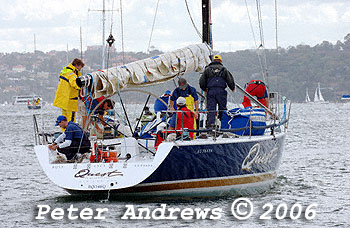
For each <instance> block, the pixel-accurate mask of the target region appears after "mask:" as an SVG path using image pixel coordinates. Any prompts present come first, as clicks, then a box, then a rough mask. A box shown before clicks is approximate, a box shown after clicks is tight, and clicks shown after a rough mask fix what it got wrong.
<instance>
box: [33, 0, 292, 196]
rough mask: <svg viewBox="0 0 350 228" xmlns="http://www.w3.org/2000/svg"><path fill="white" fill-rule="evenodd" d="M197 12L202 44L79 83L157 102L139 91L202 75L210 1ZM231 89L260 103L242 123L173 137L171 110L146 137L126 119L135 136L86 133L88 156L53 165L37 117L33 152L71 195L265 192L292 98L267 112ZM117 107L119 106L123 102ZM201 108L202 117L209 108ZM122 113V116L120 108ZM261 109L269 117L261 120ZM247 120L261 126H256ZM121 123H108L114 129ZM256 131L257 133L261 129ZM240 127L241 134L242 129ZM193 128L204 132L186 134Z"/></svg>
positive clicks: (53, 154) (97, 93)
mask: <svg viewBox="0 0 350 228" xmlns="http://www.w3.org/2000/svg"><path fill="white" fill-rule="evenodd" d="M202 10H203V11H202V14H203V15H202V20H203V21H202V26H203V36H202V39H203V40H202V43H201V44H196V45H190V46H187V47H184V48H181V49H177V50H174V51H172V52H167V53H164V54H161V55H158V56H154V57H152V58H148V59H144V60H138V61H136V62H131V63H128V64H125V65H124V66H118V67H112V68H108V69H106V70H103V71H97V72H92V73H90V74H87V75H85V76H83V78H82V80H83V81H84V86H85V87H89V85H91V86H92V87H93V90H92V91H94V93H95V94H93V95H94V96H95V97H100V96H102V95H103V96H106V97H109V96H113V95H115V96H119V99H120V103H121V104H122V97H121V96H120V93H121V92H129V91H131V92H135V91H137V92H140V93H144V94H146V95H148V98H149V97H150V96H151V95H152V96H154V97H155V98H156V99H158V96H156V95H155V94H153V93H150V92H148V91H144V90H141V89H140V88H142V87H144V86H148V85H152V84H158V83H163V82H165V81H169V80H173V79H174V78H175V77H178V76H179V75H184V74H186V73H190V72H203V70H204V68H205V66H206V65H208V64H209V63H210V61H211V60H210V56H211V55H212V39H211V34H212V33H211V24H212V23H211V20H210V1H209V0H202ZM196 76H197V77H199V74H197V75H196ZM193 77H195V76H193ZM236 86H237V90H238V91H240V92H241V93H243V94H244V95H245V96H248V97H249V98H250V99H251V100H252V101H254V102H255V103H256V104H258V105H259V107H260V109H259V110H257V109H250V110H249V111H248V113H245V114H243V113H242V114H240V116H241V117H242V118H241V119H244V120H245V121H246V122H245V123H244V126H243V127H242V126H241V127H238V126H233V125H230V127H228V128H218V129H217V128H213V129H212V128H209V129H208V128H205V126H202V127H201V126H199V129H188V128H181V130H176V131H178V132H179V133H180V134H179V136H177V134H176V133H175V132H174V131H173V132H171V131H170V132H169V131H168V127H167V121H166V120H167V119H168V117H169V112H170V111H165V112H164V113H163V114H164V116H163V117H164V118H163V117H160V118H159V120H158V119H156V120H155V121H159V122H155V124H154V128H156V127H157V126H160V124H161V123H163V124H164V125H163V126H164V127H163V129H160V130H158V129H157V130H156V132H157V134H156V135H155V136H153V135H149V134H147V133H149V132H150V131H149V130H148V131H147V132H142V131H140V132H139V131H137V130H136V127H135V128H134V129H135V130H133V129H132V126H131V124H130V123H129V127H130V130H131V132H133V134H130V135H127V134H122V137H114V138H104V139H98V138H97V137H96V136H94V135H92V136H90V142H91V152H90V153H89V155H90V159H87V160H84V161H80V162H77V161H76V162H75V163H70V162H63V163H62V162H59V163H58V162H56V160H52V159H51V158H53V157H54V158H56V157H57V152H55V151H50V150H49V148H48V143H50V142H52V139H51V138H50V134H46V133H45V132H42V131H41V130H39V129H38V127H37V124H36V119H35V116H34V118H33V120H34V126H35V127H34V131H35V141H36V145H35V147H34V150H35V153H36V156H37V158H38V161H39V163H40V166H41V167H42V169H43V170H44V172H45V174H46V175H47V176H48V178H49V179H50V180H51V181H52V182H53V183H55V184H56V185H58V186H60V187H61V188H63V189H65V190H66V191H68V192H69V193H71V194H78V195H81V194H88V195H100V194H102V195H106V194H108V195H109V194H113V195H114V196H116V197H124V196H130V197H135V196H141V197H145V196H175V197H177V196H191V197H192V196H197V197H208V196H226V195H242V194H256V193H258V192H263V191H266V190H267V189H269V188H270V187H271V186H272V185H273V183H274V181H275V180H276V178H277V169H278V167H279V164H280V162H281V158H282V152H283V149H284V142H285V138H286V134H287V129H288V125H287V124H288V121H289V113H290V101H288V100H287V99H286V98H285V97H282V96H281V97H276V102H275V104H276V105H279V106H278V108H277V106H275V107H274V106H271V107H272V109H269V107H265V106H263V105H261V103H260V102H258V101H257V100H256V99H255V98H254V97H252V96H251V95H250V94H248V93H247V92H246V91H245V90H244V89H243V88H242V87H240V86H239V85H237V84H236ZM137 88H139V89H137ZM277 96H279V95H278V94H277ZM277 101H282V102H283V103H277ZM147 102H148V99H147V101H146V104H147ZM123 104H124V103H123ZM146 104H145V106H146ZM165 105H167V104H166V103H165ZM121 107H122V108H123V109H124V105H121ZM288 107H289V108H288ZM230 111H231V110H230ZM200 112H201V114H203V115H206V107H203V108H202V109H201V110H200ZM124 113H125V116H126V117H127V112H126V111H125V109H124ZM141 114H142V113H141ZM226 114H227V116H228V115H230V116H231V117H230V118H234V117H235V116H236V114H235V113H232V112H230V113H226ZM266 114H268V115H269V116H271V118H266ZM163 119H164V120H163ZM241 119H239V121H240V120H241ZM252 119H256V120H257V121H256V122H263V123H264V125H254V123H253V122H254V121H253V120H252ZM258 120H259V121H258ZM249 121H250V122H249ZM128 122H129V121H128ZM118 126H119V125H118ZM118 126H112V127H113V129H117V130H118V129H119V128H118ZM136 126H137V124H136ZM254 130H259V134H258V133H256V134H255V133H254ZM118 131H119V130H118ZM243 131H244V132H245V133H240V132H243ZM190 132H193V133H196V134H203V135H202V136H205V137H196V138H195V139H189V138H185V137H186V135H188V134H189V133H190ZM204 133H207V134H204ZM161 134H164V138H162V137H163V136H162V135H161ZM168 136H169V137H168ZM158 140H160V141H159V143H157V142H158ZM112 156H113V159H110V158H111V157H112Z"/></svg>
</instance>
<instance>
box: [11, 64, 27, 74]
mask: <svg viewBox="0 0 350 228" xmlns="http://www.w3.org/2000/svg"><path fill="white" fill-rule="evenodd" d="M25 70H26V67H25V66H22V65H17V66H14V67H12V71H14V72H17V73H20V72H23V71H25Z"/></svg>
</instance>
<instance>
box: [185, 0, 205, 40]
mask: <svg viewBox="0 0 350 228" xmlns="http://www.w3.org/2000/svg"><path fill="white" fill-rule="evenodd" d="M185 4H186V9H187V13H188V16H189V17H190V19H191V23H192V25H193V28H194V29H195V30H196V33H197V35H198V36H199V38H200V39H201V40H202V39H203V35H202V34H201V33H200V31H199V29H198V28H197V26H196V24H195V23H194V20H193V18H192V15H191V12H190V9H189V7H188V3H187V0H185Z"/></svg>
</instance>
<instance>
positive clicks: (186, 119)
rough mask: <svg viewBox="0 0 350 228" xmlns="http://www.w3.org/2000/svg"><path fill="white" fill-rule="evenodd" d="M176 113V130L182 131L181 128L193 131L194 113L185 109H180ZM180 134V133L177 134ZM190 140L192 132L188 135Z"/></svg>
mask: <svg viewBox="0 0 350 228" xmlns="http://www.w3.org/2000/svg"><path fill="white" fill-rule="evenodd" d="M178 111H181V112H177V113H176V115H177V123H176V130H182V129H183V128H187V129H192V130H193V129H194V122H195V121H194V113H193V112H192V111H191V110H189V109H188V108H187V107H185V106H184V107H180V109H178ZM179 133H180V134H181V133H182V132H179ZM189 135H190V138H191V139H193V132H190V133H189Z"/></svg>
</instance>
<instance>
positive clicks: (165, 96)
mask: <svg viewBox="0 0 350 228" xmlns="http://www.w3.org/2000/svg"><path fill="white" fill-rule="evenodd" d="M170 96H171V91H170V90H167V91H165V93H164V94H163V95H162V96H160V97H159V99H156V100H155V102H154V111H155V113H157V112H161V111H166V110H167V109H168V107H167V106H166V105H165V104H164V103H166V104H167V105H169V101H170ZM161 100H162V101H164V103H163V102H162V101H161Z"/></svg>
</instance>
